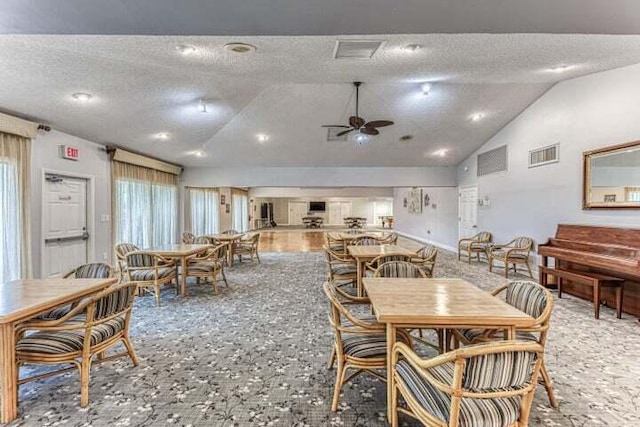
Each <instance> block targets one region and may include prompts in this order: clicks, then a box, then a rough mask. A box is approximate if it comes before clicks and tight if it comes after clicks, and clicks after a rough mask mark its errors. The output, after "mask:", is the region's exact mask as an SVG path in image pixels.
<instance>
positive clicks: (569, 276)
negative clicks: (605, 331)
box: [543, 267, 624, 319]
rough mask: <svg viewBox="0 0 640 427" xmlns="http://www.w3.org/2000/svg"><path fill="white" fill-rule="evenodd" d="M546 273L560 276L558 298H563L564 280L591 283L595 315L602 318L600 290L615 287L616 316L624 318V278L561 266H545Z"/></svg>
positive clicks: (584, 283)
mask: <svg viewBox="0 0 640 427" xmlns="http://www.w3.org/2000/svg"><path fill="white" fill-rule="evenodd" d="M543 269H544V273H545V274H552V275H554V276H555V277H557V278H558V298H562V284H563V283H562V282H563V281H564V280H569V281H571V282H573V283H579V284H583V285H589V286H592V287H593V305H594V308H595V312H594V317H595V318H596V319H599V318H600V291H601V289H602V288H615V290H616V316H617V317H618V319H620V318H622V297H623V292H624V286H623V283H624V279H621V278H619V277H613V276H607V275H604V274H599V273H591V272H588V271H576V270H564V269H559V268H551V267H543Z"/></svg>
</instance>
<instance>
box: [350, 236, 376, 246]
mask: <svg viewBox="0 0 640 427" xmlns="http://www.w3.org/2000/svg"><path fill="white" fill-rule="evenodd" d="M350 244H351V245H353V246H375V245H379V244H380V240H378V239H377V238H375V237H372V236H360V237H356V238H355V239H353V240H352V241H351V243H350Z"/></svg>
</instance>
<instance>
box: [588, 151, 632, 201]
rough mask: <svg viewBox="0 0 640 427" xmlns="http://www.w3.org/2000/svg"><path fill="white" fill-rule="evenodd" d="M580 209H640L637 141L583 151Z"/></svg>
mask: <svg viewBox="0 0 640 427" xmlns="http://www.w3.org/2000/svg"><path fill="white" fill-rule="evenodd" d="M583 157H584V185H583V191H582V208H583V209H640V141H634V142H628V143H626V144H620V145H614V146H611V147H605V148H601V149H598V150H592V151H586V152H585V153H584V154H583Z"/></svg>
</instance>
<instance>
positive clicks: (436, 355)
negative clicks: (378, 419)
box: [324, 233, 558, 426]
mask: <svg viewBox="0 0 640 427" xmlns="http://www.w3.org/2000/svg"><path fill="white" fill-rule="evenodd" d="M340 243H342V251H340ZM429 251H433V255H432V256H431V258H430V259H429V261H428V262H425V252H429ZM325 252H326V256H327V271H328V273H327V281H326V282H325V284H324V293H325V295H326V297H327V299H328V301H329V305H330V313H329V317H330V321H331V326H332V330H333V336H334V340H333V348H332V353H331V356H330V360H329V368H330V369H333V368H334V367H335V375H336V379H335V383H334V393H333V401H332V410H333V411H336V410H338V408H339V407H340V404H341V403H340V399H341V393H342V389H343V387H345V386H347V385H348V383H349V382H350V381H352V379H353V378H355V377H357V376H358V375H359V374H361V373H367V374H371V375H372V376H373V377H374V378H378V379H380V380H382V381H384V382H385V383H386V410H385V418H386V420H387V421H388V423H389V424H390V425H391V426H397V425H400V424H399V415H400V417H401V418H400V421H402V422H405V420H407V419H408V418H413V419H415V420H418V421H419V422H420V423H421V424H422V425H427V426H452V425H466V426H472V425H492V426H493V425H495V426H526V425H529V418H530V413H531V407H532V404H533V399H534V395H535V390H536V387H537V386H538V383H540V385H541V387H542V388H544V389H545V390H546V392H547V397H548V403H547V405H548V407H549V408H550V410H557V408H558V401H557V399H556V397H555V393H554V388H553V382H552V380H551V375H550V373H549V370H548V369H547V367H546V365H545V357H544V354H545V344H546V340H547V335H548V331H549V326H550V318H551V313H552V309H553V304H554V298H553V296H552V295H551V293H550V292H549V291H548V290H547V289H545V288H544V287H542V286H540V285H539V284H537V283H536V282H533V281H528V280H522V279H520V278H516V279H515V280H511V281H508V282H506V283H505V282H504V281H500V280H497V281H496V284H497V285H496V288H495V289H493V290H492V291H490V292H488V291H486V290H483V289H481V288H479V287H478V286H476V285H474V284H473V283H471V282H470V281H468V280H465V279H463V278H461V277H435V278H434V274H433V273H434V270H436V271H437V268H438V265H437V262H436V257H437V250H435V248H430V247H429V245H426V246H421V247H418V248H416V247H415V245H413V244H412V243H408V242H407V240H406V239H403V241H402V243H401V244H398V239H397V236H395V238H394V237H393V236H392V234H380V235H374V234H351V233H345V234H341V235H336V234H333V235H327V241H326V246H325ZM459 262H460V261H458V263H459ZM425 264H427V265H429V269H428V271H425V269H424V265H425Z"/></svg>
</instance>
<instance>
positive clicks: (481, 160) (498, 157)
mask: <svg viewBox="0 0 640 427" xmlns="http://www.w3.org/2000/svg"><path fill="white" fill-rule="evenodd" d="M506 170H507V146H506V145H502V146H500V147H498V148H494V149H493V150H489V151H485V152H484V153H480V154H478V176H484V175H489V174H492V173H497V172H504V171H506Z"/></svg>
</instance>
